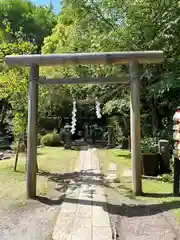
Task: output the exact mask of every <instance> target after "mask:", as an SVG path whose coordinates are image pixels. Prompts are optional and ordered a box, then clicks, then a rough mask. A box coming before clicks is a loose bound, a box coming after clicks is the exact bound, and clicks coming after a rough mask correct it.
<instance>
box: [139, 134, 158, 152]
mask: <svg viewBox="0 0 180 240" xmlns="http://www.w3.org/2000/svg"><path fill="white" fill-rule="evenodd" d="M155 144H156V142H155V140H154V139H153V138H150V137H145V138H142V139H141V151H142V152H152V147H153V146H155Z"/></svg>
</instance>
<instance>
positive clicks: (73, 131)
mask: <svg viewBox="0 0 180 240" xmlns="http://www.w3.org/2000/svg"><path fill="white" fill-rule="evenodd" d="M76 112H77V109H76V101H75V100H73V111H72V122H71V133H72V134H74V133H75V131H76V121H77V120H76Z"/></svg>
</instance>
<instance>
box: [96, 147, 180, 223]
mask: <svg viewBox="0 0 180 240" xmlns="http://www.w3.org/2000/svg"><path fill="white" fill-rule="evenodd" d="M98 154H99V159H100V166H101V171H102V173H103V174H107V172H108V165H109V163H110V162H113V163H115V164H116V166H117V175H118V179H117V180H118V181H116V182H115V183H113V184H111V185H112V186H113V187H114V188H116V189H117V190H118V192H120V194H123V195H124V196H127V197H132V192H131V177H123V176H122V174H123V172H124V170H125V169H127V168H131V160H130V154H129V152H128V151H126V150H116V149H115V150H100V151H99V152H98ZM142 185H143V193H146V195H145V196H143V197H137V199H138V200H140V201H148V202H153V203H159V204H166V205H168V206H169V207H170V208H172V210H173V212H174V214H175V216H176V217H177V220H178V221H179V222H180V208H177V206H176V207H175V205H177V203H178V202H179V203H180V198H178V197H173V196H172V191H173V185H172V183H168V182H162V181H156V180H146V179H143V180H142Z"/></svg>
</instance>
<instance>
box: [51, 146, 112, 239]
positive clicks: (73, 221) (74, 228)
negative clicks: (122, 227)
mask: <svg viewBox="0 0 180 240" xmlns="http://www.w3.org/2000/svg"><path fill="white" fill-rule="evenodd" d="M75 171H76V172H79V175H80V176H79V177H77V179H76V180H75V181H71V183H70V185H69V188H68V190H67V194H66V197H65V200H64V202H63V203H62V206H61V211H60V213H59V216H58V219H57V222H56V226H55V228H54V232H53V236H52V238H53V240H101V239H102V240H111V239H112V231H111V227H110V221H109V215H108V212H107V204H106V198H105V194H104V190H103V188H102V180H101V177H100V169H99V160H98V158H97V156H96V151H95V150H94V149H89V150H87V151H81V152H80V156H79V160H78V162H77V165H76V168H75Z"/></svg>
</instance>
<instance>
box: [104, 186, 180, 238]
mask: <svg viewBox="0 0 180 240" xmlns="http://www.w3.org/2000/svg"><path fill="white" fill-rule="evenodd" d="M106 194H107V196H106V198H107V204H108V211H109V216H110V222H111V227H112V230H113V237H114V238H113V239H116V240H145V239H146V240H179V239H180V232H179V226H178V225H177V223H176V222H175V220H174V219H173V217H172V215H171V213H170V206H169V205H168V204H167V205H163V204H160V205H153V204H147V203H146V204H145V203H142V202H137V201H134V200H130V199H127V198H124V197H122V196H120V195H119V194H118V193H117V192H116V191H115V190H113V189H112V188H108V189H107V191H106ZM177 204H178V203H177ZM179 206H180V205H179ZM176 207H178V206H176Z"/></svg>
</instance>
